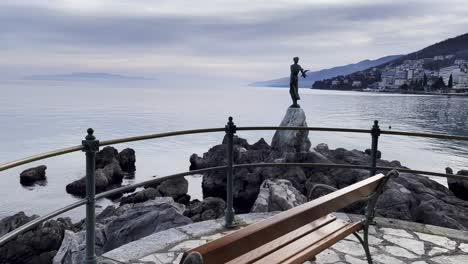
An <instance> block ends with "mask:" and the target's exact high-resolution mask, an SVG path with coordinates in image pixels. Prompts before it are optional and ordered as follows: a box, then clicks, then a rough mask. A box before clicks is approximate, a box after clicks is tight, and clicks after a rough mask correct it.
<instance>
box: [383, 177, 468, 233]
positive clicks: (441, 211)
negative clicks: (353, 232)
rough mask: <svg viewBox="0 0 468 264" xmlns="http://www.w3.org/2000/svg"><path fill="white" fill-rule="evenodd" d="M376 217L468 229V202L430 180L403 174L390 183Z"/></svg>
mask: <svg viewBox="0 0 468 264" xmlns="http://www.w3.org/2000/svg"><path fill="white" fill-rule="evenodd" d="M377 214H378V215H380V216H384V217H392V218H397V219H402V220H409V221H414V222H419V223H424V224H431V225H437V226H444V227H448V228H455V229H461V230H468V202H467V201H464V200H461V199H459V198H457V197H456V196H454V195H453V193H452V192H451V191H450V190H449V189H447V188H446V187H445V186H443V185H441V184H439V183H438V182H436V181H433V180H431V179H429V178H427V177H424V176H420V175H416V174H410V173H400V175H399V176H398V177H395V178H392V179H390V180H389V182H388V184H387V186H386V188H385V190H384V192H383V194H382V196H381V197H380V199H379V201H378V203H377Z"/></svg>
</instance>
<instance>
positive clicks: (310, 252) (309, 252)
mask: <svg viewBox="0 0 468 264" xmlns="http://www.w3.org/2000/svg"><path fill="white" fill-rule="evenodd" d="M362 225H363V224H362V223H361V222H357V223H352V224H349V225H348V226H346V227H344V228H342V229H340V230H339V231H337V232H335V233H333V234H332V235H330V236H328V237H325V238H324V239H322V240H320V241H318V242H317V243H315V244H314V245H311V246H309V247H307V248H305V249H304V250H303V251H301V252H299V253H298V254H296V255H295V256H293V257H291V258H288V259H287V260H285V261H283V262H281V264H302V263H304V262H305V261H307V260H309V259H311V258H313V257H315V256H316V255H317V254H319V253H320V252H322V251H324V250H325V249H327V248H329V247H331V246H333V245H334V244H335V243H336V242H338V241H340V240H343V239H344V238H345V237H347V236H349V235H350V234H352V233H353V232H357V231H359V230H361V229H362ZM363 250H364V249H363ZM271 263H278V262H270V264H271Z"/></svg>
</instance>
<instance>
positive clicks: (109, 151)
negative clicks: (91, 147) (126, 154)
mask: <svg viewBox="0 0 468 264" xmlns="http://www.w3.org/2000/svg"><path fill="white" fill-rule="evenodd" d="M118 155H119V152H118V151H117V149H115V148H114V147H111V146H107V147H104V148H103V149H101V150H100V151H98V152H97V153H96V169H102V168H104V167H106V166H107V165H109V164H111V163H112V162H114V161H116V160H118Z"/></svg>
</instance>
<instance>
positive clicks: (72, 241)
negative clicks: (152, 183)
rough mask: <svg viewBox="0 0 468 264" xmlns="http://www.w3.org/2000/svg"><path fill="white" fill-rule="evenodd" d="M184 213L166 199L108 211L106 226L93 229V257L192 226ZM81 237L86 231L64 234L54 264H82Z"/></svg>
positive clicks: (182, 207)
mask: <svg viewBox="0 0 468 264" xmlns="http://www.w3.org/2000/svg"><path fill="white" fill-rule="evenodd" d="M183 211H184V206H183V205H180V204H177V203H175V202H174V201H173V199H172V198H169V197H160V198H156V199H154V200H151V201H147V202H145V203H138V204H126V205H124V206H121V207H118V208H115V209H113V210H107V211H106V212H105V214H106V217H105V218H106V219H107V220H104V219H102V217H101V219H100V222H101V223H102V222H104V223H105V224H104V225H98V227H97V229H96V253H97V254H98V255H100V254H102V253H105V252H107V251H109V250H112V249H114V248H117V247H119V246H121V245H123V244H126V243H129V242H131V241H134V240H137V239H140V238H142V237H145V236H148V235H150V234H152V233H156V232H160V231H163V230H166V229H169V228H173V227H178V226H182V225H186V224H190V223H192V221H191V220H190V219H189V218H187V217H185V216H183V215H182V213H183ZM98 218H99V216H98ZM84 234H85V231H80V232H78V233H73V232H66V233H65V237H64V239H63V243H62V245H61V246H60V249H59V251H58V252H57V255H56V256H55V257H54V261H53V263H57V264H74V263H83V261H84V257H85V243H86V242H85V235H84Z"/></svg>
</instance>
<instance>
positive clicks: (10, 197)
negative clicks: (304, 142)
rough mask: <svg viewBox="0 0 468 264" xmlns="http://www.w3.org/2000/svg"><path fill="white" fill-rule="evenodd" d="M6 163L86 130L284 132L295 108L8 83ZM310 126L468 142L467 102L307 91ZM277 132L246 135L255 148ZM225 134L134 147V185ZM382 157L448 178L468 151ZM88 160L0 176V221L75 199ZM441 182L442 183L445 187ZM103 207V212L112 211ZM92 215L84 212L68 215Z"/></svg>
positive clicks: (263, 95) (338, 141)
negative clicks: (278, 128) (232, 126)
mask: <svg viewBox="0 0 468 264" xmlns="http://www.w3.org/2000/svg"><path fill="white" fill-rule="evenodd" d="M0 85H1V86H0V88H1V92H2V96H1V97H0V110H1V111H0V146H1V147H0V163H5V162H8V161H11V160H16V159H19V158H22V157H26V156H30V155H33V154H37V153H41V152H45V151H49V150H53V149H58V148H62V147H68V146H74V145H78V144H80V143H81V140H82V139H83V137H84V136H85V134H86V129H87V128H88V127H92V128H94V129H95V131H96V132H95V135H96V137H97V138H98V139H100V140H107V139H113V138H119V137H127V136H134V135H142V134H151V133H158V132H165V131H174V130H183V129H194V128H206V127H223V126H224V125H225V123H226V122H227V118H228V116H230V115H232V116H233V117H234V121H235V123H236V125H238V126H255V125H278V124H279V122H280V121H281V119H282V117H283V115H284V113H285V111H286V108H287V107H288V106H289V105H290V98H289V93H288V89H281V88H261V87H247V86H245V87H244V86H224V85H219V86H217V87H213V86H210V87H197V88H194V87H177V88H174V87H170V86H164V85H149V84H144V85H140V84H132V83H128V84H125V83H124V84H122V83H119V84H118V85H117V84H112V85H111V84H109V83H97V84H96V83H94V84H91V83H83V82H81V83H65V82H47V83H44V82H10V83H3V84H0ZM300 93H301V97H302V100H301V101H300V104H301V106H302V108H303V109H304V111H305V112H306V114H307V122H308V124H309V126H322V127H348V128H363V129H368V128H370V127H371V125H372V121H373V120H374V119H378V120H379V121H380V124H381V128H382V129H386V128H388V127H389V126H391V127H392V130H406V131H417V132H434V133H445V134H454V135H468V126H467V122H466V121H467V118H468V105H467V103H468V98H464V97H447V96H415V95H390V94H372V93H360V92H338V91H314V90H309V89H302V90H300ZM272 135H273V132H268V131H267V132H265V131H262V132H241V133H239V136H241V137H245V138H247V139H248V140H249V142H251V143H254V142H255V141H257V140H258V139H259V138H261V137H264V138H265V139H266V140H267V141H270V140H271V137H272ZM309 137H310V139H311V141H312V143H313V145H316V144H319V143H327V144H328V145H329V146H330V147H332V148H336V147H344V148H348V149H353V148H355V149H358V150H364V149H366V148H369V147H370V142H371V140H370V136H369V135H352V134H342V133H330V132H313V133H311V134H310V135H309ZM222 138H223V134H222V133H212V134H204V135H190V136H180V137H170V138H165V139H156V140H149V141H142V142H135V143H130V144H120V145H116V146H115V147H116V148H117V149H119V150H121V149H123V148H126V147H131V148H134V149H135V150H136V155H137V164H136V166H137V172H136V177H135V179H134V180H127V181H126V182H125V184H127V183H131V182H138V181H143V180H146V179H150V178H151V177H153V176H155V175H156V176H164V175H168V174H172V173H177V172H182V171H187V170H188V167H189V157H190V155H191V154H192V153H198V154H199V155H201V154H203V152H205V151H207V150H208V149H209V148H210V147H211V146H213V145H215V144H219V143H220V142H221V140H222ZM380 149H381V150H382V153H383V158H384V159H388V160H400V161H401V162H402V164H403V165H406V166H408V167H410V168H413V169H421V170H432V171H439V172H444V168H445V167H447V166H450V167H452V168H454V170H455V171H457V170H459V169H463V168H467V167H468V144H466V143H463V142H457V141H447V140H435V139H427V138H414V137H397V136H386V135H384V136H382V137H381V140H380ZM40 164H45V165H47V167H48V169H47V178H48V180H47V184H46V185H45V186H36V187H32V188H24V187H22V186H21V185H20V184H19V173H20V172H21V171H22V170H24V169H26V168H29V167H32V166H35V165H40ZM84 166H85V156H84V154H83V153H81V152H79V153H72V154H67V155H65V156H59V157H54V158H50V159H47V160H42V161H38V162H35V163H33V164H29V165H25V166H21V167H18V168H14V169H10V170H7V171H3V172H0V201H1V202H0V218H2V217H5V216H7V215H10V214H13V213H16V212H18V211H21V210H23V211H25V212H26V213H28V214H33V213H34V214H39V215H42V214H45V213H47V212H50V211H53V210H55V209H58V208H60V207H62V206H65V205H67V204H69V203H71V202H73V201H75V200H76V198H75V197H72V196H70V195H69V194H67V193H66V192H65V185H66V184H67V183H69V182H72V181H73V180H76V179H78V178H79V177H81V176H83V175H84V173H85V167H84ZM440 181H441V182H442V183H443V182H444V181H443V180H440ZM190 183H191V184H190V187H189V192H190V194H191V195H192V197H194V198H201V188H200V184H201V178H199V177H198V178H197V177H190ZM110 203H111V202H109V201H101V202H99V205H100V206H106V205H107V204H110ZM69 215H70V216H72V217H73V218H74V219H78V218H82V217H83V216H84V208H78V209H75V210H74V211H72V212H70V214H69Z"/></svg>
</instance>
